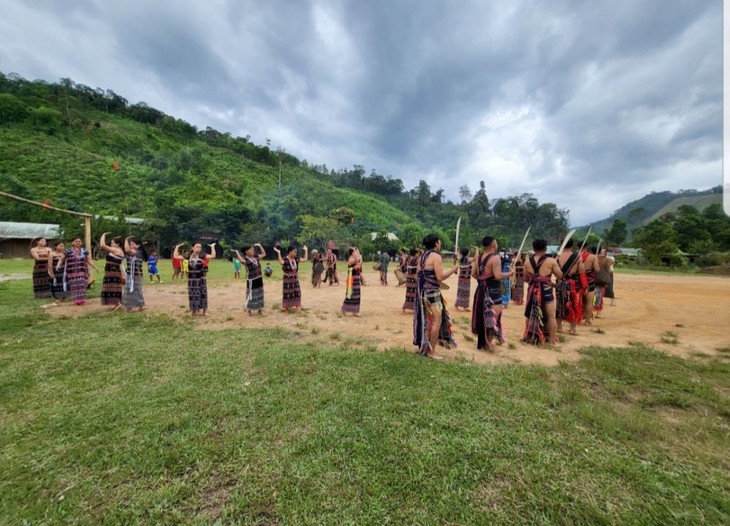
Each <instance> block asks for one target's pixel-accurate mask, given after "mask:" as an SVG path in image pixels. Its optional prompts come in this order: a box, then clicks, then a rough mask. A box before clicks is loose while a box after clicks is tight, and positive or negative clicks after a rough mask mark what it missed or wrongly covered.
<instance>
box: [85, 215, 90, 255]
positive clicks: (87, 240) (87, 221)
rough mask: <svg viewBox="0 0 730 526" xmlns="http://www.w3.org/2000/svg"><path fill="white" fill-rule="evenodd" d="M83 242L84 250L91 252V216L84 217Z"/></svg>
mask: <svg viewBox="0 0 730 526" xmlns="http://www.w3.org/2000/svg"><path fill="white" fill-rule="evenodd" d="M84 244H85V245H86V252H87V253H89V254H91V218H90V217H84Z"/></svg>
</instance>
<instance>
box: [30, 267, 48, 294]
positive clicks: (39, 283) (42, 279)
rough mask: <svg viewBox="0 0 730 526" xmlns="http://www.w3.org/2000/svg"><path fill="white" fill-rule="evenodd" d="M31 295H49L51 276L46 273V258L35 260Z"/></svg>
mask: <svg viewBox="0 0 730 526" xmlns="http://www.w3.org/2000/svg"><path fill="white" fill-rule="evenodd" d="M33 296H35V297H36V298H50V297H51V276H49V275H48V260H45V259H41V260H36V262H35V264H34V265H33Z"/></svg>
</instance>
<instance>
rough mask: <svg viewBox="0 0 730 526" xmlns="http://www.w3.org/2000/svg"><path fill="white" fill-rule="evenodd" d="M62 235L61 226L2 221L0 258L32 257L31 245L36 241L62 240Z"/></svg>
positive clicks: (0, 226)
mask: <svg viewBox="0 0 730 526" xmlns="http://www.w3.org/2000/svg"><path fill="white" fill-rule="evenodd" d="M61 235H62V233H61V227H60V226H59V225H52V224H46V223H15V222H12V221H0V258H6V259H7V258H27V257H30V248H31V243H32V242H33V240H34V239H36V238H39V237H45V238H46V239H48V240H51V239H60V238H61Z"/></svg>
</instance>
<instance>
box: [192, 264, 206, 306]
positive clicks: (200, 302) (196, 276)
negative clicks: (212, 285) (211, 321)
mask: <svg viewBox="0 0 730 526" xmlns="http://www.w3.org/2000/svg"><path fill="white" fill-rule="evenodd" d="M188 303H189V304H190V312H193V313H196V312H199V311H205V310H208V280H207V279H206V277H205V271H204V270H203V269H202V268H200V269H195V270H193V269H192V268H190V269H189V270H188Z"/></svg>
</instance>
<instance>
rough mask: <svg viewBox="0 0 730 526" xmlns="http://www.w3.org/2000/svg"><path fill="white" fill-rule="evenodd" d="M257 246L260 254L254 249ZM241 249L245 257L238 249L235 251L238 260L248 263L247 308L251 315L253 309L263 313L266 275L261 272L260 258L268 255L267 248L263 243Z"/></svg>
mask: <svg viewBox="0 0 730 526" xmlns="http://www.w3.org/2000/svg"><path fill="white" fill-rule="evenodd" d="M255 247H258V249H259V251H258V254H256V253H255V251H254V248H255ZM241 250H242V251H243V257H241V253H240V252H239V251H238V250H235V251H234V252H235V253H236V261H239V262H241V263H243V264H244V265H246V272H247V276H246V310H247V311H248V315H249V316H251V311H252V310H256V311H258V313H259V314H263V308H264V277H263V275H262V274H261V262H260V261H259V260H260V259H261V258H265V257H266V250H264V247H262V246H261V243H256V244H255V245H246V246H245V247H243V248H242V249H241Z"/></svg>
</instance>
